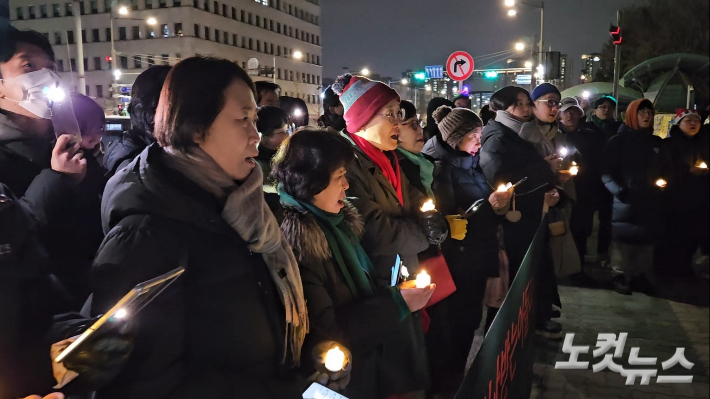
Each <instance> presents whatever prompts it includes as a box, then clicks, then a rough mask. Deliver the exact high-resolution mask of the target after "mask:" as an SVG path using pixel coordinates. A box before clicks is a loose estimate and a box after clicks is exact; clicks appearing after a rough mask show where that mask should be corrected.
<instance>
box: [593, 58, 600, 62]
mask: <svg viewBox="0 0 710 399" xmlns="http://www.w3.org/2000/svg"><path fill="white" fill-rule="evenodd" d="M592 60H593V61H594V62H599V61H601V58H599V57H594V58H593V59H592Z"/></svg>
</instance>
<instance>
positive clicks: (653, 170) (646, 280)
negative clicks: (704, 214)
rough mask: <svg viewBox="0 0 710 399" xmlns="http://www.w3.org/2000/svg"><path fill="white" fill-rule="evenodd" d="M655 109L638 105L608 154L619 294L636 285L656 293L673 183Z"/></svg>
mask: <svg viewBox="0 0 710 399" xmlns="http://www.w3.org/2000/svg"><path fill="white" fill-rule="evenodd" d="M654 114H655V111H654V109H653V104H652V103H651V101H650V100H648V99H641V100H636V101H633V102H632V103H631V104H629V106H628V108H627V109H626V122H625V123H624V124H623V125H621V127H620V128H619V133H618V134H617V135H616V136H614V137H612V138H611V139H610V140H609V142H608V143H607V145H606V148H605V150H604V158H603V161H602V180H603V181H604V184H605V185H606V188H607V190H609V192H610V193H611V194H612V195H613V196H614V206H613V216H612V245H611V250H610V252H611V253H610V255H611V266H612V269H613V270H614V274H615V276H614V279H613V284H614V290H615V291H616V292H618V293H620V294H624V295H631V291H632V287H631V286H630V283H633V284H634V285H635V286H636V288H637V289H638V290H639V291H646V292H650V291H651V289H652V284H653V283H654V282H655V276H654V274H653V247H654V245H655V244H656V243H657V242H658V239H659V237H660V235H661V233H662V230H663V221H662V215H663V209H662V208H663V199H664V194H665V193H666V187H667V185H668V184H672V181H671V180H672V169H671V165H670V157H669V156H668V152H667V149H666V146H665V145H664V143H663V140H662V139H661V138H660V137H658V136H654V135H653V116H654Z"/></svg>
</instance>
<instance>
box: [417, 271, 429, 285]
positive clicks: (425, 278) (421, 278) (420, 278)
mask: <svg viewBox="0 0 710 399" xmlns="http://www.w3.org/2000/svg"><path fill="white" fill-rule="evenodd" d="M429 284H431V276H429V274H427V272H426V270H422V271H421V272H419V274H417V279H416V280H415V285H416V287H417V288H426V287H427V286H429Z"/></svg>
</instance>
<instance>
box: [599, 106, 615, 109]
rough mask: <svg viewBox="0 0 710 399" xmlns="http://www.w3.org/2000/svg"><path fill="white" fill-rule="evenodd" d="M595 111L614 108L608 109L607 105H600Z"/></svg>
mask: <svg viewBox="0 0 710 399" xmlns="http://www.w3.org/2000/svg"><path fill="white" fill-rule="evenodd" d="M597 109H614V107H610V106H608V105H600V106H598V107H597Z"/></svg>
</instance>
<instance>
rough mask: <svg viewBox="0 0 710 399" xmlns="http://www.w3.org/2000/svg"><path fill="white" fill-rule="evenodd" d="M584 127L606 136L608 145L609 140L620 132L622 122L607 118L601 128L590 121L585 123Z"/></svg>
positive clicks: (605, 140) (605, 139)
mask: <svg viewBox="0 0 710 399" xmlns="http://www.w3.org/2000/svg"><path fill="white" fill-rule="evenodd" d="M583 125H584V127H586V128H589V129H593V130H596V131H597V132H599V133H601V134H602V135H603V136H604V142H605V143H606V142H608V141H609V139H611V138H612V137H614V136H616V133H618V132H619V128H621V125H622V122H621V121H617V120H615V119H614V118H607V119H606V120H604V122H603V123H602V124H601V126H598V125H597V124H596V123H594V122H593V121H592V120H591V119H590V120H589V121H587V122H584V123H583Z"/></svg>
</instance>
